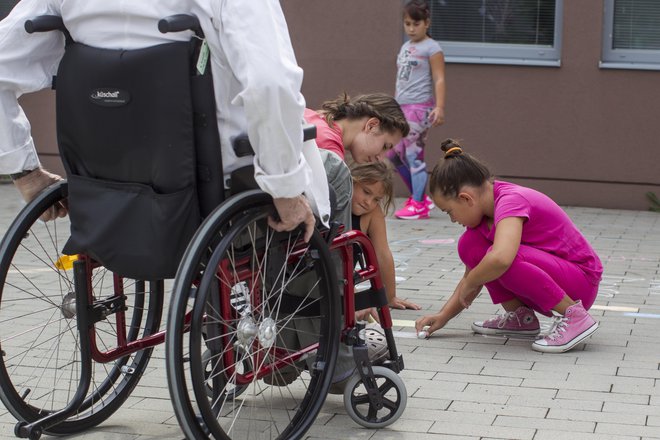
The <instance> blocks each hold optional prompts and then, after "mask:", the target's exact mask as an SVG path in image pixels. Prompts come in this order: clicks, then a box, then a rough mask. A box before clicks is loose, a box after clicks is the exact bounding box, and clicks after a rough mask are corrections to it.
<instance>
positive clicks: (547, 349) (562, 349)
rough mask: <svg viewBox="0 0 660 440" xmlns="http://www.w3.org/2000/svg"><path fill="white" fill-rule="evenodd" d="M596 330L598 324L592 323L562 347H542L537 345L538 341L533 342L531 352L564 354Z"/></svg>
mask: <svg viewBox="0 0 660 440" xmlns="http://www.w3.org/2000/svg"><path fill="white" fill-rule="evenodd" d="M596 330H598V323H597V322H594V323H593V325H592V326H591V327H589V328H588V329H586V330H585V331H583V332H582V333H581V334H579V335H578V336H576V337H574V338H573V339H571V340H570V341H568V342H567V343H565V344H563V345H543V344H539V343H538V342H539V341H535V342H534V343H532V350H536V351H540V352H542V353H565V352H567V351H568V350H570V349H572V348H573V347H575V346H576V345H578V344H579V343H580V342H582V341H584V340H585V339H587V338H588V337H589V336H591V335H593V334H594V332H595V331H596Z"/></svg>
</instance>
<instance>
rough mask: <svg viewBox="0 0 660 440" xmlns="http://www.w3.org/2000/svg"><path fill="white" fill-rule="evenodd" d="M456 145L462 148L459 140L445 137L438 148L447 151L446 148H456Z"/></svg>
mask: <svg viewBox="0 0 660 440" xmlns="http://www.w3.org/2000/svg"><path fill="white" fill-rule="evenodd" d="M457 147H458V148H461V149H462V148H463V147H462V146H461V143H460V142H459V141H457V140H454V139H451V138H449V139H445V140H444V141H442V143H441V144H440V148H441V149H442V151H444V152H447V151H448V150H450V149H452V148H457Z"/></svg>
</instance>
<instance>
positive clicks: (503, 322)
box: [497, 312, 522, 328]
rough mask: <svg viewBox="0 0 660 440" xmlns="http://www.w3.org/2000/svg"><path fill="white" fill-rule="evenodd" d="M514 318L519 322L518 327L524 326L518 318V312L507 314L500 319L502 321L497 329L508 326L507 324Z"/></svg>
mask: <svg viewBox="0 0 660 440" xmlns="http://www.w3.org/2000/svg"><path fill="white" fill-rule="evenodd" d="M513 318H516V320H517V321H518V325H520V326H522V322H520V318H519V317H518V314H517V313H516V312H506V313H505V314H504V315H502V316H501V317H500V320H499V322H498V323H497V328H503V327H504V326H505V325H506V323H507V322H509V321H510V320H511V319H513Z"/></svg>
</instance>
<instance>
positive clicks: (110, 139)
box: [0, 15, 406, 439]
mask: <svg viewBox="0 0 660 440" xmlns="http://www.w3.org/2000/svg"><path fill="white" fill-rule="evenodd" d="M159 28H160V29H161V32H178V31H184V30H192V31H194V32H195V34H196V36H195V37H194V38H193V39H192V40H191V41H190V42H177V43H167V44H164V45H162V46H156V47H155V48H148V49H144V50H135V51H114V50H101V49H95V48H89V47H85V46H83V45H80V44H77V43H75V42H73V41H72V39H71V37H70V35H69V34H68V33H67V31H66V29H65V28H64V26H63V23H62V20H61V19H60V18H59V17H54V16H42V17H37V18H35V19H33V20H30V21H28V22H27V23H26V30H27V31H28V32H30V33H31V32H46V31H56V30H59V31H62V32H63V33H64V35H65V39H66V53H65V56H64V58H63V60H62V62H61V64H60V67H59V70H58V75H57V77H56V84H54V86H55V88H56V90H57V118H58V120H57V127H58V143H59V145H60V152H61V156H62V159H63V162H64V164H65V168H66V171H67V181H62V182H59V183H56V184H54V185H52V186H50V187H49V188H47V189H46V190H44V191H43V192H42V193H41V194H40V195H39V196H37V197H36V198H35V199H34V200H33V201H32V202H30V203H28V204H27V205H26V206H25V208H24V209H23V210H22V211H21V212H20V213H19V214H18V216H17V218H16V219H15V220H14V222H13V223H12V224H11V225H10V226H9V229H8V230H7V232H6V234H5V236H4V238H3V239H2V241H1V242H0V350H1V351H0V354H1V356H0V400H2V402H3V404H4V405H5V407H6V408H7V410H8V411H9V412H10V413H11V414H12V415H13V416H14V417H16V419H17V420H18V423H17V424H16V427H15V432H14V433H15V435H16V436H17V437H22V438H30V439H38V438H40V437H41V435H42V434H44V433H46V434H50V435H67V434H74V433H78V432H82V431H85V430H87V429H90V428H92V427H94V426H96V425H98V424H99V423H101V422H103V421H104V420H106V419H108V417H110V416H111V415H112V414H113V413H114V412H115V411H117V410H118V409H119V408H120V407H121V406H122V404H124V403H125V402H126V400H127V399H128V398H129V396H130V394H131V392H132V391H133V390H134V389H135V387H136V386H137V384H138V382H139V381H140V379H141V377H142V375H143V374H146V373H147V370H148V362H149V360H150V357H151V354H152V352H153V349H154V347H156V346H157V345H159V344H161V343H165V358H166V372H167V380H168V386H169V392H170V396H171V399H172V403H173V407H174V412H175V414H176V417H177V419H178V421H179V424H180V426H181V429H182V430H183V432H184V434H185V435H186V437H187V438H209V437H212V438H218V439H220V438H221V439H241V438H245V439H254V438H264V439H266V438H268V439H275V438H277V439H298V438H301V437H302V436H303V435H304V434H305V432H306V431H307V430H308V429H309V428H310V427H311V425H312V424H313V422H314V420H315V419H316V416H317V415H318V413H319V411H320V410H321V407H322V405H323V403H324V401H325V399H326V396H327V394H328V390H329V388H330V385H331V381H332V378H333V373H334V370H335V363H336V361H337V357H338V349H339V346H340V344H344V345H345V346H348V347H350V348H351V351H352V356H353V359H354V362H355V371H354V372H353V374H352V375H351V376H350V379H349V380H348V384H347V386H346V390H345V391H344V405H345V407H346V410H347V412H348V414H349V416H350V417H351V418H352V419H353V420H355V421H356V422H357V423H358V424H360V425H362V426H365V427H369V428H380V427H384V426H388V425H389V424H391V423H393V422H394V421H396V420H397V419H398V418H399V417H400V415H401V414H402V412H403V410H404V409H405V406H406V389H405V385H404V383H403V381H402V380H401V379H400V377H399V376H398V374H397V373H399V372H400V371H401V370H402V369H403V368H404V365H403V358H402V356H401V355H400V354H399V353H398V352H397V349H396V344H395V341H394V337H393V334H392V320H391V316H390V313H389V309H388V307H387V299H386V296H385V293H384V286H383V284H382V281H381V279H380V275H379V271H378V266H377V264H376V256H375V252H374V250H373V247H372V245H371V243H370V241H369V239H368V238H367V237H366V236H365V235H364V234H362V233H361V232H359V231H341V228H340V227H339V228H338V226H337V225H336V224H335V225H333V226H332V227H330V228H329V229H328V228H322V227H321V228H318V229H317V230H315V232H314V235H313V236H312V239H311V240H310V241H309V242H308V243H305V242H304V240H303V239H302V231H301V230H294V231H292V232H287V233H281V232H276V231H274V230H272V229H271V228H269V227H268V222H267V219H268V216H272V215H275V209H274V206H273V202H272V199H271V197H270V196H269V195H267V194H265V193H264V192H262V191H259V190H258V189H250V188H256V185H255V184H254V182H250V181H245V179H243V178H242V177H241V176H245V175H248V176H249V175H250V170H242V172H238V173H235V174H232V176H231V181H232V185H231V191H230V193H229V194H225V191H223V188H224V185H223V183H224V181H225V179H224V176H223V175H222V166H221V158H220V155H219V151H220V147H219V138H218V134H217V124H216V123H215V107H214V94H213V89H212V87H213V82H212V80H211V77H210V72H209V68H208V67H207V68H206V69H205V70H204V71H202V72H200V71H198V70H196V68H195V66H198V64H196V63H195V60H196V59H198V57H199V51H200V50H203V49H200V48H201V47H202V44H201V41H202V39H203V33H202V31H201V29H200V27H199V24H198V22H197V21H196V18H195V17H192V16H187V15H179V16H172V17H167V18H165V19H163V20H161V22H160V23H159ZM90 59H93V60H95V61H94V63H90V62H89V61H90ZM191 60H192V61H191ZM163 71H167V72H168V75H165V76H166V77H167V78H161V77H160V76H158V77H156V73H157V72H163ZM136 76H137V77H136ZM99 84H101V85H102V86H103V87H105V86H106V85H108V84H110V85H113V84H119V85H120V86H118V88H117V89H116V90H106V89H103V88H102V87H96V88H94V87H92V86H94V85H99ZM91 89H94V90H95V91H94V93H95V95H96V98H94V97H93V96H92V97H91V99H101V101H102V102H101V103H100V104H99V103H98V102H96V103H95V102H92V104H91V105H90V104H89V102H90V95H89V94H88V93H87V92H84V93H82V94H81V93H79V91H80V90H91ZM163 89H167V90H175V94H176V95H177V96H175V97H172V96H171V95H169V96H168V97H167V98H163V99H165V101H163V100H159V99H160V98H159V97H158V96H160V94H161V93H160V92H161V91H162V90H163ZM117 92H118V93H117ZM171 100H174V102H175V103H176V104H177V105H172V102H170V101H171ZM129 101H130V103H131V106H128V105H126V104H127V103H128V102H129ZM95 112H99V113H100V114H102V115H104V116H102V117H101V118H97V117H96V116H95ZM143 112H149V114H154V113H155V114H156V115H157V117H162V118H164V120H165V121H168V122H167V123H162V120H161V122H157V121H156V122H149V121H142V120H141V117H140V115H141V114H143ZM108 115H109V116H108ZM136 119H137V121H136ZM207 119H208V123H207ZM95 120H98V121H101V122H98V123H96V122H94V121H95ZM90 121H91V122H90ZM99 124H101V125H99ZM145 126H146V128H145ZM131 127H132V128H131ZM137 127H139V128H137ZM101 128H104V129H103V130H101ZM124 131H127V132H128V134H130V135H131V136H128V135H127V134H126V133H124ZM313 135H314V134H313V130H306V132H305V137H306V138H311V137H313ZM191 138H193V139H194V140H191ZM134 139H137V141H135V140H134ZM242 141H243V147H245V139H243V140H242ZM118 145H119V147H118ZM172 145H176V146H177V148H175V149H173V148H171V146H172ZM90 146H93V147H90ZM248 146H249V145H248ZM248 149H249V148H248ZM173 156H174V157H173ZM118 158H121V160H118ZM159 161H160V162H159ZM145 163H147V164H146V165H145ZM154 169H157V170H159V172H158V173H156V174H157V176H156V177H154V176H153V170H154ZM173 176H174V177H173ZM248 180H249V179H248ZM182 188H183V189H182ZM61 203H65V204H66V203H68V207H69V214H70V215H69V217H67V218H63V219H56V220H53V221H49V222H42V221H40V217H41V216H42V215H43V214H44V213H45V212H46V211H47V210H48V209H50V208H51V207H52V206H54V205H56V204H61ZM355 249H359V250H360V254H361V257H360V260H361V264H359V265H358V266H355V264H354V263H355V261H354V260H355V257H356V256H355V255H354V252H355ZM337 265H338V266H339V267H337ZM337 272H339V276H338V274H337ZM169 279H173V282H172V285H171V290H172V292H171V295H166V291H167V290H168V288H166V282H165V281H164V280H169ZM168 283H169V281H168ZM359 283H366V284H367V285H368V286H369V288H368V289H367V290H366V291H364V292H360V293H359V294H357V293H356V291H355V285H357V284H359ZM168 285H169V284H168ZM371 306H374V307H377V308H378V313H379V317H380V322H381V324H382V327H383V329H384V335H385V339H386V342H387V351H388V356H387V359H386V360H385V361H383V362H382V363H380V365H372V362H371V361H370V360H369V357H368V354H367V352H368V349H367V345H366V338H365V328H364V327H365V326H364V323H362V322H356V320H355V313H354V311H355V309H356V307H357V308H358V309H361V308H366V307H371ZM164 308H167V309H168V313H167V320H166V323H165V324H162V322H161V321H162V317H163V309H164ZM342 309H343V313H342ZM342 314H343V318H342ZM163 325H164V326H165V329H161V327H162V326H163Z"/></svg>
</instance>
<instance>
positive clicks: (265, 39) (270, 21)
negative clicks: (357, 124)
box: [212, 0, 312, 197]
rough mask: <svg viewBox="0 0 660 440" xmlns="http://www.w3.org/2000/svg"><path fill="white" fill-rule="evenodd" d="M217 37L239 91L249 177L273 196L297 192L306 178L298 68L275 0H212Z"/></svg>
mask: <svg viewBox="0 0 660 440" xmlns="http://www.w3.org/2000/svg"><path fill="white" fill-rule="evenodd" d="M212 7H213V8H214V18H215V19H219V20H220V21H221V25H220V26H219V29H221V31H220V32H221V35H220V42H221V44H222V47H223V51H224V53H225V54H226V56H227V62H228V63H229V64H230V66H231V70H232V72H233V74H234V76H235V77H236V79H237V81H238V82H239V83H240V84H241V91H240V93H238V95H237V96H236V97H235V98H234V101H233V102H232V104H235V105H242V106H243V107H244V109H245V114H246V117H247V124H248V127H247V131H248V136H249V138H250V143H251V144H252V148H253V149H254V151H255V159H254V166H255V178H256V180H257V183H258V184H259V186H260V187H261V189H263V190H264V191H266V192H267V193H269V194H271V195H272V196H273V197H294V196H297V195H300V194H301V193H303V192H304V191H305V190H306V189H307V188H308V187H309V185H310V183H311V182H310V181H311V179H312V176H311V173H310V172H309V166H307V164H306V162H305V158H304V156H303V154H302V151H303V135H302V121H303V112H304V108H305V100H304V98H303V96H302V94H301V93H300V88H301V85H302V78H303V72H302V69H301V68H300V67H298V64H297V63H296V59H295V56H294V53H293V48H292V46H291V41H290V39H289V32H288V28H287V25H286V21H285V19H284V14H283V12H282V9H281V7H280V4H279V1H277V0H251V1H242V0H241V1H237V0H224V1H216V2H213V6H212Z"/></svg>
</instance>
